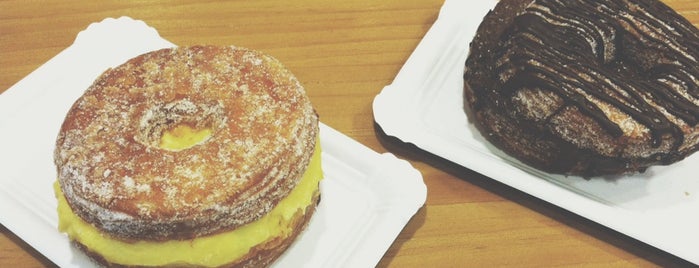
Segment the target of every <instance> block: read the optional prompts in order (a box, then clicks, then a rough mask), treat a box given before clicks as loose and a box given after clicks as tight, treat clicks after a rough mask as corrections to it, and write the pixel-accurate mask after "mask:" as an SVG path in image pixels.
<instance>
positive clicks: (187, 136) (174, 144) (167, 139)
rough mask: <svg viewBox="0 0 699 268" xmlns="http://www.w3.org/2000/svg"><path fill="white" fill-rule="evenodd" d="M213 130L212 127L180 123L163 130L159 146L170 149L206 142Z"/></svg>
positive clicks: (182, 148)
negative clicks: (198, 126)
mask: <svg viewBox="0 0 699 268" xmlns="http://www.w3.org/2000/svg"><path fill="white" fill-rule="evenodd" d="M212 132H213V130H212V129H211V128H210V127H205V128H196V127H193V126H191V125H189V124H179V125H176V126H174V127H173V128H171V129H168V130H165V131H163V135H162V136H161V137H160V145H159V146H158V147H160V148H161V149H165V150H169V151H181V150H184V149H189V148H192V147H194V146H196V145H198V144H202V143H204V142H206V140H208V139H209V138H210V137H211V133H212Z"/></svg>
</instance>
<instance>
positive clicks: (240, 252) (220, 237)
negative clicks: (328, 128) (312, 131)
mask: <svg viewBox="0 0 699 268" xmlns="http://www.w3.org/2000/svg"><path fill="white" fill-rule="evenodd" d="M315 147H316V149H315V151H314V153H313V157H312V158H311V162H310V164H309V166H308V169H307V170H306V172H305V173H304V175H303V177H302V178H301V181H300V182H299V184H298V185H297V186H296V188H294V189H293V190H292V191H291V193H290V194H289V195H288V196H287V197H285V198H284V199H282V200H281V201H280V202H279V203H278V204H277V206H276V207H275V208H274V209H273V210H272V211H271V212H270V213H269V214H267V215H265V216H264V217H262V218H261V219H259V220H257V221H255V222H252V223H249V224H247V225H244V226H241V227H239V228H237V229H235V230H233V231H229V232H225V233H220V234H215V235H210V236H205V237H198V238H195V239H191V240H172V241H165V242H153V241H136V242H124V241H122V240H118V239H115V238H112V237H110V236H108V235H106V234H103V233H101V232H100V231H99V230H98V229H96V228H95V227H94V226H92V225H90V224H89V223H87V222H85V221H83V220H82V219H81V218H80V217H78V216H77V215H76V214H74V213H73V211H72V210H71V208H70V206H68V203H67V201H66V200H65V197H63V193H62V192H61V189H60V187H59V186H58V182H56V183H55V184H54V189H55V191H56V196H57V198H58V219H59V223H58V229H59V230H60V231H61V232H64V233H66V234H68V236H69V237H70V238H71V239H73V240H77V241H79V242H80V243H81V244H83V245H85V246H87V247H88V248H89V249H90V250H92V251H94V252H97V253H99V254H100V255H102V256H103V257H104V258H105V259H106V260H107V261H109V262H112V263H118V264H122V265H141V266H162V265H168V264H189V265H198V266H208V267H216V266H220V265H223V264H226V263H230V262H233V261H234V260H237V259H238V258H240V257H242V256H244V255H245V254H247V253H248V251H249V250H250V248H252V247H253V246H255V245H258V244H261V243H263V242H265V241H268V240H270V239H272V238H275V237H287V236H289V235H290V234H291V232H292V228H291V226H290V225H291V222H290V220H291V218H292V217H293V216H294V214H296V213H297V212H299V213H303V211H304V210H305V209H306V207H308V206H309V205H310V204H311V202H312V196H313V193H314V192H315V191H316V189H318V183H319V182H320V180H321V179H322V177H323V172H322V170H321V161H320V158H321V150H320V142H319V141H317V142H316V146H315Z"/></svg>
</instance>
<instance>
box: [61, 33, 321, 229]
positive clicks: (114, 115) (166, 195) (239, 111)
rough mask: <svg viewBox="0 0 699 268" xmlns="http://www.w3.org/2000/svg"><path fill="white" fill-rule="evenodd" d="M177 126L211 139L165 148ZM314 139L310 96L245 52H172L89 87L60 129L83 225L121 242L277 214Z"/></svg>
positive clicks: (67, 189)
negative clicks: (163, 139) (202, 131)
mask: <svg viewBox="0 0 699 268" xmlns="http://www.w3.org/2000/svg"><path fill="white" fill-rule="evenodd" d="M176 124H190V125H192V126H195V127H207V128H210V129H212V130H213V131H212V134H211V136H210V137H209V138H208V139H207V140H205V141H203V142H202V143H200V144H198V145H195V146H193V147H191V148H187V149H183V150H181V151H171V150H164V149H161V148H159V147H158V142H159V138H160V136H161V135H162V133H163V132H164V131H166V130H167V129H169V128H171V127H173V126H174V125H176ZM317 134H318V118H317V115H316V114H315V112H314V110H313V107H312V106H311V104H310V102H309V100H308V97H307V96H306V95H305V92H304V89H303V87H302V86H301V84H300V83H299V81H298V80H297V79H296V78H295V77H294V76H293V74H291V72H289V71H288V70H287V69H285V68H284V67H283V66H282V64H281V63H279V62H278V61H277V60H276V59H274V58H272V57H269V56H267V55H264V54H262V53H260V52H257V51H252V50H248V49H243V48H237V47H213V46H193V47H185V48H176V49H163V50H158V51H154V52H151V53H147V54H144V55H141V56H139V57H136V58H134V59H131V60H129V61H128V62H126V63H124V64H123V65H121V66H118V67H116V68H114V69H111V70H108V71H106V72H105V73H104V74H102V76H100V77H99V78H98V79H97V80H96V81H95V82H94V84H93V85H92V86H91V87H90V88H88V89H87V91H86V92H85V94H84V95H83V96H82V97H81V98H80V99H78V100H77V101H76V103H75V104H74V105H73V107H72V108H71V110H70V111H69V113H68V115H67V117H66V120H65V121H64V123H63V125H62V128H61V132H60V133H59V137H58V139H57V141H56V151H55V163H56V166H57V168H58V171H59V172H58V174H59V183H60V185H61V189H62V190H63V192H64V194H65V195H66V199H67V200H68V202H69V204H70V205H71V207H72V208H73V210H74V211H75V212H76V213H77V214H78V215H79V216H81V217H82V218H83V219H85V220H86V221H88V222H90V223H92V224H94V225H96V226H97V227H99V228H101V229H102V230H104V231H105V232H107V233H109V234H111V235H113V236H115V237H120V238H124V239H134V238H138V239H153V240H163V239H184V238H190V237H194V236H198V235H204V234H210V233H215V232H219V231H223V230H229V229H233V228H236V227H237V226H239V225H242V224H245V223H248V222H251V221H254V220H256V219H258V218H259V217H261V216H262V215H264V214H265V213H266V212H268V211H269V210H270V209H271V208H272V207H274V205H275V204H276V203H277V202H278V201H279V200H280V199H282V198H283V197H284V196H286V195H287V194H288V192H289V191H290V189H292V188H293V187H294V186H295V185H296V183H297V181H298V178H299V177H300V175H301V174H302V172H303V171H304V170H305V168H306V166H307V164H308V162H309V160H310V156H311V154H312V151H313V147H314V146H315V137H316V135H317ZM185 226H186V227H185Z"/></svg>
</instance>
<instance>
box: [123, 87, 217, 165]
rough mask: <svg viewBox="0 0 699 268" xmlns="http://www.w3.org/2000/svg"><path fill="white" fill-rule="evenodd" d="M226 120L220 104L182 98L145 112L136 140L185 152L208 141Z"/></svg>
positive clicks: (149, 145) (152, 145) (165, 148)
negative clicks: (196, 101) (195, 101)
mask: <svg viewBox="0 0 699 268" xmlns="http://www.w3.org/2000/svg"><path fill="white" fill-rule="evenodd" d="M224 122H225V117H224V116H223V107H222V106H221V104H219V103H197V104H195V103H193V102H191V101H189V100H186V99H185V100H179V101H175V102H170V103H164V104H160V105H154V106H152V107H151V108H150V109H147V110H146V111H144V113H143V115H142V116H141V120H140V121H139V124H138V127H137V130H136V133H135V134H136V135H135V137H134V139H135V140H136V141H137V142H139V143H141V144H143V145H145V146H148V147H152V148H158V149H162V150H167V151H175V152H176V151H182V150H185V149H189V148H192V147H194V146H197V145H200V144H203V143H205V142H207V141H208V140H209V139H210V138H211V137H213V136H214V135H215V133H216V131H217V130H218V129H220V128H221V126H222V125H223V124H224Z"/></svg>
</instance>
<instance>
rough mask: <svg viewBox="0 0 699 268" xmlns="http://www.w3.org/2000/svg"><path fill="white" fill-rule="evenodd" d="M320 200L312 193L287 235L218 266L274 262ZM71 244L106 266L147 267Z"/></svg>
mask: <svg viewBox="0 0 699 268" xmlns="http://www.w3.org/2000/svg"><path fill="white" fill-rule="evenodd" d="M319 202H320V192H319V191H318V190H316V191H315V193H314V195H313V200H312V201H311V204H310V205H309V206H308V207H306V209H305V211H304V212H303V213H296V214H295V215H294V217H293V218H292V219H291V226H292V230H293V231H292V232H291V234H290V235H289V236H288V237H276V238H274V239H271V240H269V241H267V242H265V243H262V244H259V245H257V246H255V247H253V248H252V249H250V252H248V253H247V254H246V255H245V256H243V257H241V258H240V259H238V260H236V261H234V262H232V263H228V264H225V265H222V266H219V267H227V268H244V267H245V268H247V267H251V268H252V267H267V266H269V265H271V264H272V263H274V261H275V260H276V259H277V258H279V256H281V255H282V254H283V253H284V252H285V251H286V249H287V248H289V246H291V244H292V243H293V242H294V241H295V240H296V238H297V237H298V236H299V235H300V234H301V233H302V232H303V230H305V229H306V226H307V225H308V222H310V220H311V217H312V216H313V214H314V213H315V210H316V207H317V205H318V203H319ZM73 245H74V246H75V247H77V248H78V249H79V250H80V251H82V252H84V253H85V254H86V255H87V256H88V257H90V259H92V260H93V261H95V262H96V263H97V264H100V265H102V266H106V267H130V268H135V267H147V266H124V265H120V264H116V263H110V262H109V261H107V260H105V259H104V258H103V257H102V256H100V255H99V254H98V253H95V252H93V251H90V250H89V249H88V248H87V247H85V246H84V245H82V244H80V242H77V241H73ZM169 267H192V266H188V265H180V266H178V265H172V266H169Z"/></svg>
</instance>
